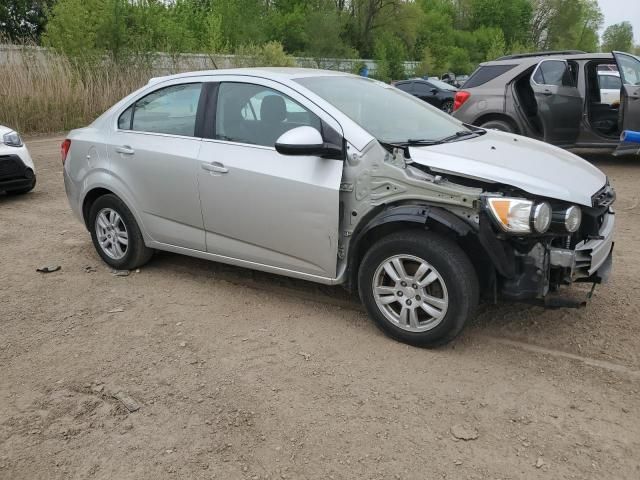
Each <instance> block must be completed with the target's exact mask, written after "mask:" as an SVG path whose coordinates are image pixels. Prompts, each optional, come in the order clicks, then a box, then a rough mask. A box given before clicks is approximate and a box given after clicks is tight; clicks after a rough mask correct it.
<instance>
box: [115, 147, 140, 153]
mask: <svg viewBox="0 0 640 480" xmlns="http://www.w3.org/2000/svg"><path fill="white" fill-rule="evenodd" d="M116 152H118V153H121V154H123V155H133V154H134V153H136V151H135V150H134V149H133V148H131V147H130V146H129V145H122V146H120V147H116Z"/></svg>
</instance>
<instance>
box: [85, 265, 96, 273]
mask: <svg viewBox="0 0 640 480" xmlns="http://www.w3.org/2000/svg"><path fill="white" fill-rule="evenodd" d="M95 271H96V267H92V266H91V265H87V266H86V267H84V272H85V273H94V272H95Z"/></svg>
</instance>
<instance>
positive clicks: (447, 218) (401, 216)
mask: <svg viewBox="0 0 640 480" xmlns="http://www.w3.org/2000/svg"><path fill="white" fill-rule="evenodd" d="M428 220H433V221H435V222H437V223H439V224H441V225H443V226H444V227H446V228H448V229H449V230H451V231H453V232H455V233H456V234H457V235H458V236H461V237H464V236H466V235H468V234H469V233H473V232H474V231H475V230H474V228H473V227H472V226H471V225H469V224H468V223H466V222H465V221H464V220H462V219H461V218H459V217H457V216H456V215H454V214H453V213H451V212H448V211H447V210H445V209H443V208H440V207H433V206H429V205H398V206H392V207H387V208H384V209H382V210H378V211H377V212H375V213H373V214H372V216H371V217H370V218H368V219H366V218H365V219H363V220H362V221H361V222H360V224H359V225H358V227H356V230H355V232H354V234H353V237H352V239H351V241H350V242H349V257H348V269H349V272H348V273H349V274H348V277H347V278H348V280H347V282H348V287H347V288H349V287H351V286H353V285H355V279H356V277H357V267H358V263H359V262H358V260H359V257H360V255H359V253H360V252H359V250H360V242H361V241H362V239H363V238H365V237H366V235H367V233H368V232H370V231H371V230H373V229H374V228H377V227H379V226H381V225H384V224H388V223H396V222H405V223H406V222H411V223H416V224H419V225H423V226H424V225H426V224H427V221H428Z"/></svg>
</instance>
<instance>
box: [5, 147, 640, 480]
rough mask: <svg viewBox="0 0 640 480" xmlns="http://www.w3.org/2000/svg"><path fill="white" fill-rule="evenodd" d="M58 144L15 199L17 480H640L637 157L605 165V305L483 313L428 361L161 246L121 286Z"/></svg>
mask: <svg viewBox="0 0 640 480" xmlns="http://www.w3.org/2000/svg"><path fill="white" fill-rule="evenodd" d="M59 143H60V139H59V138H36V139H32V140H31V141H29V142H28V146H29V147H30V149H31V153H32V155H33V157H34V159H35V162H36V165H37V168H38V186H37V187H36V189H35V191H33V192H32V193H30V194H28V195H25V196H22V197H6V196H0V479H3V480H4V479H7V480H9V479H11V480H13V479H29V480H31V479H66V478H82V479H84V478H90V479H94V478H95V479H164V478H168V479H173V478H176V479H177V478H189V479H213V478H215V479H280V478H282V479H286V478H288V479H318V478H329V479H343V478H354V479H355V478H357V479H440V478H448V479H538V478H543V479H573V478H575V479H605V478H606V479H637V478H640V454H639V453H638V452H639V451H640V421H639V420H638V419H639V418H640V395H639V393H640V322H639V316H640V315H639V313H640V312H639V311H638V310H639V306H640V301H639V300H638V295H637V292H638V291H640V277H639V276H638V274H637V271H638V269H640V255H638V253H637V252H638V250H639V249H640V238H639V237H638V233H639V232H640V216H639V215H640V207H639V201H640V200H639V198H640V193H638V185H640V163H638V162H637V161H635V162H634V161H633V160H618V159H613V158H610V157H597V158H591V159H590V160H591V161H593V162H594V163H596V165H598V166H599V167H600V168H602V169H603V170H604V171H605V172H606V173H607V174H608V175H609V176H610V178H611V180H612V182H613V184H614V185H615V187H616V189H617V191H618V198H619V200H618V202H617V204H616V206H617V221H618V225H617V239H616V258H615V267H614V269H615V270H614V275H613V278H612V282H611V283H610V284H608V285H606V286H603V287H599V288H598V289H597V290H596V294H595V297H594V299H593V300H592V302H591V304H590V305H589V306H588V308H586V309H582V310H556V311H544V310H542V309H541V308H538V307H532V306H522V305H509V306H498V307H496V306H482V307H481V308H480V310H479V314H478V316H477V319H476V320H475V321H474V322H473V323H472V324H471V325H470V326H469V327H468V328H467V329H466V330H465V332H464V333H463V335H462V336H461V337H460V338H459V339H458V340H457V341H456V342H454V343H453V344H452V345H449V346H448V347H445V348H441V349H438V350H422V349H416V348H410V347H407V346H405V345H402V344H399V343H396V342H394V341H392V340H389V339H388V338H386V337H384V336H383V335H382V334H381V333H380V332H379V331H378V330H377V329H376V328H375V326H374V325H373V324H372V322H370V321H369V320H368V319H367V317H366V316H365V314H364V313H363V311H362V309H361V308H360V306H359V304H358V303H357V302H356V301H354V300H353V299H351V298H350V297H349V296H347V295H346V294H345V293H344V292H343V291H342V290H341V289H340V288H328V287H321V286H316V285H313V284H310V283H306V282H302V281H293V280H289V279H286V278H281V277H276V276H272V275H267V274H262V273H256V272H252V271H249V270H244V269H240V268H232V267H228V266H223V265H219V264H215V263H210V262H206V261H202V260H197V259H191V258H186V257H181V256H178V255H172V254H164V253H163V254H159V255H157V256H156V257H154V259H153V260H152V261H151V263H149V264H148V265H147V266H145V267H144V268H142V269H141V270H140V271H139V272H131V274H130V275H129V276H127V277H118V276H114V275H113V274H112V273H111V271H110V269H109V268H107V266H106V265H105V264H103V263H102V262H101V260H100V259H99V257H98V256H97V254H96V253H95V251H94V249H93V246H92V244H91V240H90V237H89V234H88V233H87V231H86V230H85V229H84V227H83V226H82V225H81V224H80V223H78V221H77V220H76V219H75V217H73V215H72V213H71V211H70V209H69V207H68V205H67V199H66V196H65V194H64V187H63V183H62V173H61V172H62V166H61V164H60V160H59V154H58V146H59ZM50 264H53V265H61V266H62V269H61V270H60V271H58V272H55V273H50V274H41V273H37V272H36V268H37V267H39V266H42V265H50ZM582 290H583V291H584V292H585V293H586V290H585V287H583V288H582ZM115 397H119V398H115ZM125 405H128V407H129V408H130V409H132V410H135V409H136V408H137V411H134V412H130V411H129V410H128V408H127V407H126V406H125ZM456 437H464V438H468V440H464V439H461V438H456Z"/></svg>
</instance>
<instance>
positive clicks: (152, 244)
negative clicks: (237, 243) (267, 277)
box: [146, 240, 344, 285]
mask: <svg viewBox="0 0 640 480" xmlns="http://www.w3.org/2000/svg"><path fill="white" fill-rule="evenodd" d="M146 244H147V247H149V248H155V249H156V250H163V251H165V252H171V253H179V254H181V255H187V256H189V257H196V258H202V259H203V260H211V261H214V262H220V263H225V264H228V265H235V266H236V267H244V268H249V269H251V270H259V271H261V272H268V273H274V274H276V275H283V276H285V277H292V278H299V279H301V280H308V281H310V282H314V283H321V284H323V285H340V284H342V283H344V279H343V278H341V277H338V278H329V277H321V276H319V275H312V274H309V273H303V272H296V271H295V270H288V269H286V268H280V267H272V266H270V265H264V264H262V263H256V262H250V261H248V260H240V259H239V258H232V257H226V256H224V255H216V254H214V253H208V252H201V251H199V250H192V249H190V248H184V247H177V246H175V245H168V244H166V243H160V242H156V241H149V240H147V242H146Z"/></svg>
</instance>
